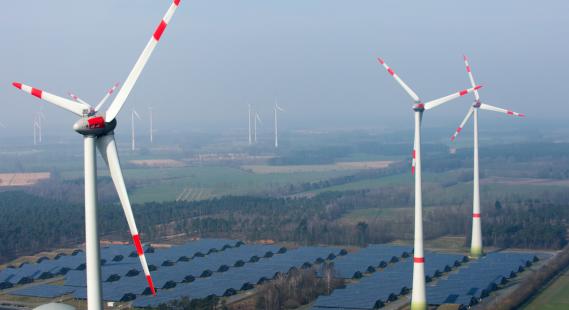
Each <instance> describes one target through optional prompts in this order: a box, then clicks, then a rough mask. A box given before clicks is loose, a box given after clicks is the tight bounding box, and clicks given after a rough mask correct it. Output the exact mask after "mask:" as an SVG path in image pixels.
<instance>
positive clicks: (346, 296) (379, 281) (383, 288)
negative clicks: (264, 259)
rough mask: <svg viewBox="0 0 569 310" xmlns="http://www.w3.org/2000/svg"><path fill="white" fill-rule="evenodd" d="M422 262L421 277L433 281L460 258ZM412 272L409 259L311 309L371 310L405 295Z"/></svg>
mask: <svg viewBox="0 0 569 310" xmlns="http://www.w3.org/2000/svg"><path fill="white" fill-rule="evenodd" d="M425 258H426V259H427V262H426V264H425V275H426V276H429V277H433V276H434V275H435V272H436V271H437V270H444V268H445V267H446V266H453V265H454V263H455V262H456V261H457V260H462V258H463V256H461V255H453V254H438V253H430V252H427V253H426V254H425ZM412 272H413V260H412V259H405V260H402V261H400V262H396V263H393V264H390V265H388V266H387V267H386V268H385V269H383V270H380V271H378V272H375V273H373V274H371V275H370V276H368V277H363V278H362V279H361V280H360V281H358V282H357V283H355V284H351V285H348V286H346V288H344V289H337V290H335V291H333V292H332V294H331V295H329V296H320V297H319V298H318V299H317V300H316V302H315V304H314V308H345V309H354V308H358V309H374V308H376V307H378V306H379V305H382V304H384V303H387V302H389V301H392V300H394V299H395V298H397V296H398V295H401V294H406V293H407V292H408V291H409V290H410V289H411V288H412Z"/></svg>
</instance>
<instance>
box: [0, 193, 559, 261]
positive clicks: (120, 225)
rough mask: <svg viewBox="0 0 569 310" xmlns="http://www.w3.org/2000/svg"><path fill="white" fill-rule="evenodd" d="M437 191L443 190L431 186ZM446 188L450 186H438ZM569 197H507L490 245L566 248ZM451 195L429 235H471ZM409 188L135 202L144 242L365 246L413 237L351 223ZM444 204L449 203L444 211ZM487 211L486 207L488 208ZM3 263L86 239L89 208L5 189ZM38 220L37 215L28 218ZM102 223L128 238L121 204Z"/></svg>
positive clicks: (395, 225)
mask: <svg viewBox="0 0 569 310" xmlns="http://www.w3.org/2000/svg"><path fill="white" fill-rule="evenodd" d="M432 190H433V191H435V192H436V191H437V189H432ZM439 190H440V191H444V188H441V189H439ZM567 196H569V193H568V194H561V193H557V194H555V195H550V196H545V197H541V198H539V199H529V198H528V199H519V197H517V196H512V197H510V196H505V197H504V198H503V199H502V200H495V201H493V202H492V203H491V204H490V205H491V207H489V208H486V209H485V210H486V213H487V214H488V216H487V217H485V221H484V225H483V229H484V237H485V243H486V244H487V245H493V246H498V247H523V248H540V249H559V248H561V247H563V246H564V245H565V244H566V242H567V240H566V233H565V232H566V230H567V225H568V224H567V220H566V219H568V218H569V203H568V202H569V197H567ZM443 197H444V196H434V197H431V198H430V199H428V200H427V202H428V203H429V204H432V205H438V206H439V207H431V208H429V207H427V208H426V209H425V216H424V218H425V225H424V227H425V237H426V238H427V239H432V238H437V237H441V236H445V235H464V234H466V235H468V234H467V232H468V231H469V230H470V227H469V225H470V224H469V223H470V220H469V218H470V209H469V206H468V203H464V204H462V205H453V202H452V199H450V200H451V201H445V200H446V199H444V198H443ZM411 205H412V196H411V194H410V193H409V190H408V189H405V188H401V187H392V188H390V187H385V188H380V189H376V190H363V191H346V192H327V193H322V194H319V195H316V196H314V197H297V198H273V197H254V196H226V197H222V198H216V199H211V200H204V201H196V202H167V203H147V204H143V205H136V206H135V207H134V208H135V216H136V219H137V222H138V225H139V227H140V231H141V232H142V239H143V241H146V242H150V241H159V240H161V238H162V237H165V236H169V235H174V234H180V233H185V234H186V235H187V236H188V237H226V238H239V239H243V240H259V239H271V240H274V241H291V242H297V243H299V244H302V245H309V244H336V245H365V244H367V243H379V242H390V241H393V240H397V239H407V240H411V239H412V227H413V216H412V214H413V213H412V212H397V216H396V217H386V218H383V217H376V218H372V219H370V220H368V221H358V222H351V221H346V220H344V219H345V215H346V214H349V213H350V212H351V211H354V210H357V209H369V208H385V209H389V208H393V209H397V210H406V209H408V210H409V211H411V208H410V206H411ZM440 205H445V207H440ZM486 205H488V203H487V204H486ZM0 209H1V210H2V215H3V216H1V217H0V259H1V261H2V262H5V261H8V260H10V259H13V258H16V257H18V256H21V255H25V254H32V253H36V252H39V251H43V250H49V249H53V248H58V247H64V246H76V245H77V244H80V243H81V242H82V241H83V234H84V232H83V225H84V221H83V206H82V205H81V204H69V203H64V202H61V201H54V200H49V199H46V198H39V197H36V196H33V195H30V194H28V193H24V192H19V191H14V192H2V193H0ZM30 214H33V215H34V216H30ZM99 217H100V218H99V225H100V230H101V232H102V234H103V235H104V238H112V239H121V240H126V241H128V240H129V236H130V235H129V233H128V229H127V224H126V221H125V220H124V216H123V215H122V210H121V208H118V207H117V206H116V205H112V204H102V205H101V207H100V211H99Z"/></svg>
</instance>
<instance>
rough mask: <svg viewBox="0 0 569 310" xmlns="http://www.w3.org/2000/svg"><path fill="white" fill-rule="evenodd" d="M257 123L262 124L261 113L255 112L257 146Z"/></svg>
mask: <svg viewBox="0 0 569 310" xmlns="http://www.w3.org/2000/svg"><path fill="white" fill-rule="evenodd" d="M257 121H259V124H261V123H262V122H261V117H260V116H259V113H257V112H255V122H254V123H255V144H257Z"/></svg>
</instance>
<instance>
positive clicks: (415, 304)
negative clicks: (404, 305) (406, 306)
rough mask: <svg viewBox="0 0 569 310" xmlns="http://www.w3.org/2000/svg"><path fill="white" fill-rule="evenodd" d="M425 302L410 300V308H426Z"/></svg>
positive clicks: (413, 309) (424, 309)
mask: <svg viewBox="0 0 569 310" xmlns="http://www.w3.org/2000/svg"><path fill="white" fill-rule="evenodd" d="M427 309H428V307H427V302H425V301H423V302H419V301H416V302H415V301H412V302H411V310H427Z"/></svg>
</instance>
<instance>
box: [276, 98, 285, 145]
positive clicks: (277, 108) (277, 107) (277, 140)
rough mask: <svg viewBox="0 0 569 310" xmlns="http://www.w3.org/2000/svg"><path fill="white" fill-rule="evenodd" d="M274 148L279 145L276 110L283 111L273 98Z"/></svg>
mask: <svg viewBox="0 0 569 310" xmlns="http://www.w3.org/2000/svg"><path fill="white" fill-rule="evenodd" d="M274 110H275V148H278V147H279V129H278V119H277V112H278V111H281V112H284V109H283V108H281V107H279V104H278V103H277V100H276V99H275V107H274Z"/></svg>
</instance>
